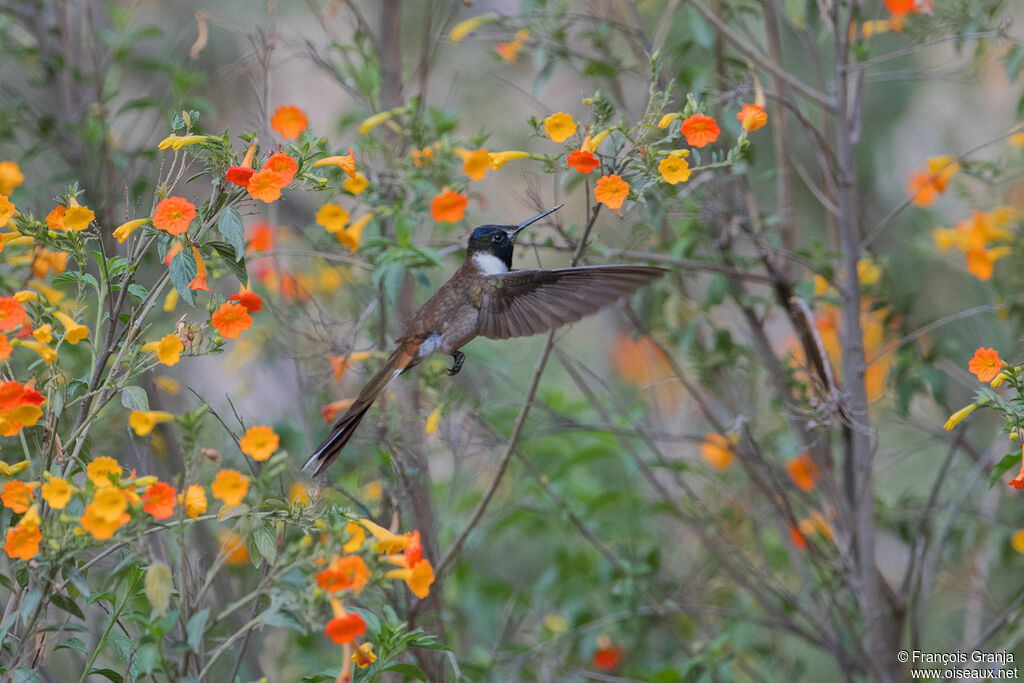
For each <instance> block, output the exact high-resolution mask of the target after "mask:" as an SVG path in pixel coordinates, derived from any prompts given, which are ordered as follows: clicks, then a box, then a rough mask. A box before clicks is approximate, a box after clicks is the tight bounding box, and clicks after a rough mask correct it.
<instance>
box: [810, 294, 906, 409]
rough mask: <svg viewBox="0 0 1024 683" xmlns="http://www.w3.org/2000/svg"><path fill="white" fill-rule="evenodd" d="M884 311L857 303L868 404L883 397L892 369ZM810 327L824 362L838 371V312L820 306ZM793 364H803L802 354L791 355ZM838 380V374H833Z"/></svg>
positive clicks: (831, 308)
mask: <svg viewBox="0 0 1024 683" xmlns="http://www.w3.org/2000/svg"><path fill="white" fill-rule="evenodd" d="M886 315H887V311H886V310H885V309H874V310H872V309H871V306H870V302H869V301H866V300H865V301H862V302H861V314H860V325H861V330H862V332H863V335H864V355H865V358H866V360H867V363H868V367H867V371H866V373H865V376H864V382H865V385H866V388H867V394H868V400H869V401H872V402H873V401H877V400H879V399H880V398H882V396H884V395H885V382H886V378H887V377H888V375H889V369H890V368H891V367H892V357H891V355H890V354H888V353H887V351H889V350H890V349H889V347H888V342H887V340H886V328H885V318H886ZM814 326H815V328H816V329H817V330H818V335H819V336H820V337H821V342H822V345H823V346H824V347H825V354H826V355H827V356H828V361H829V363H830V364H831V365H832V367H834V368H840V367H842V360H843V354H842V346H841V345H840V343H839V309H838V308H837V307H835V306H832V305H826V306H823V307H822V309H821V312H820V313H819V314H818V315H817V316H815V321H814ZM794 357H795V360H796V361H797V362H798V363H800V364H804V363H805V361H804V360H803V356H802V352H799V351H797V352H795V353H794ZM834 374H835V375H836V376H838V373H834Z"/></svg>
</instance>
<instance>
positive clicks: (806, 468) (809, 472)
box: [786, 452, 818, 491]
mask: <svg viewBox="0 0 1024 683" xmlns="http://www.w3.org/2000/svg"><path fill="white" fill-rule="evenodd" d="M786 473H787V474H789V478H790V479H792V480H793V483H794V484H796V485H797V487H798V488H799V489H800V490H801V491H812V490H814V482H815V480H816V479H817V478H818V467H817V465H815V464H814V461H813V460H812V459H811V454H810V453H807V452H804V453H802V454H800V455H799V456H797V457H795V458H793V459H792V460H790V461H789V462H788V463H786Z"/></svg>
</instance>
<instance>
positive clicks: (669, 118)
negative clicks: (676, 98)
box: [658, 114, 680, 128]
mask: <svg viewBox="0 0 1024 683" xmlns="http://www.w3.org/2000/svg"><path fill="white" fill-rule="evenodd" d="M679 116H680V114H665V115H664V116H662V117H661V120H660V121H658V128H668V127H669V126H670V125H671V124H672V122H673V121H677V120H679Z"/></svg>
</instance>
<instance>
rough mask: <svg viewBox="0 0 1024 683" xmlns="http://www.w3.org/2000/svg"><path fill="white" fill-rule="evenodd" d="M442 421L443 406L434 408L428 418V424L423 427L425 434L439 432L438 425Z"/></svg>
mask: <svg viewBox="0 0 1024 683" xmlns="http://www.w3.org/2000/svg"><path fill="white" fill-rule="evenodd" d="M440 421H441V406H438V407H436V408H434V409H433V410H432V411H430V415H428V416H427V423H426V424H425V425H424V426H423V432H424V433H425V434H433V433H434V432H436V431H437V424H438V422H440Z"/></svg>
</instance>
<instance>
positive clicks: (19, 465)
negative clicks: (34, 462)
mask: <svg viewBox="0 0 1024 683" xmlns="http://www.w3.org/2000/svg"><path fill="white" fill-rule="evenodd" d="M30 464H31V463H30V462H29V461H28V460H22V461H21V462H16V463H14V464H13V465H8V464H7V463H5V462H3V461H0V474H2V475H4V476H5V477H13V476H14V475H16V474H21V473H22V472H24V471H25V470H27V469H28V468H29V465H30ZM349 524H352V522H349ZM345 528H346V530H347V529H348V527H345ZM345 552H348V551H347V550H346V551H345Z"/></svg>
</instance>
